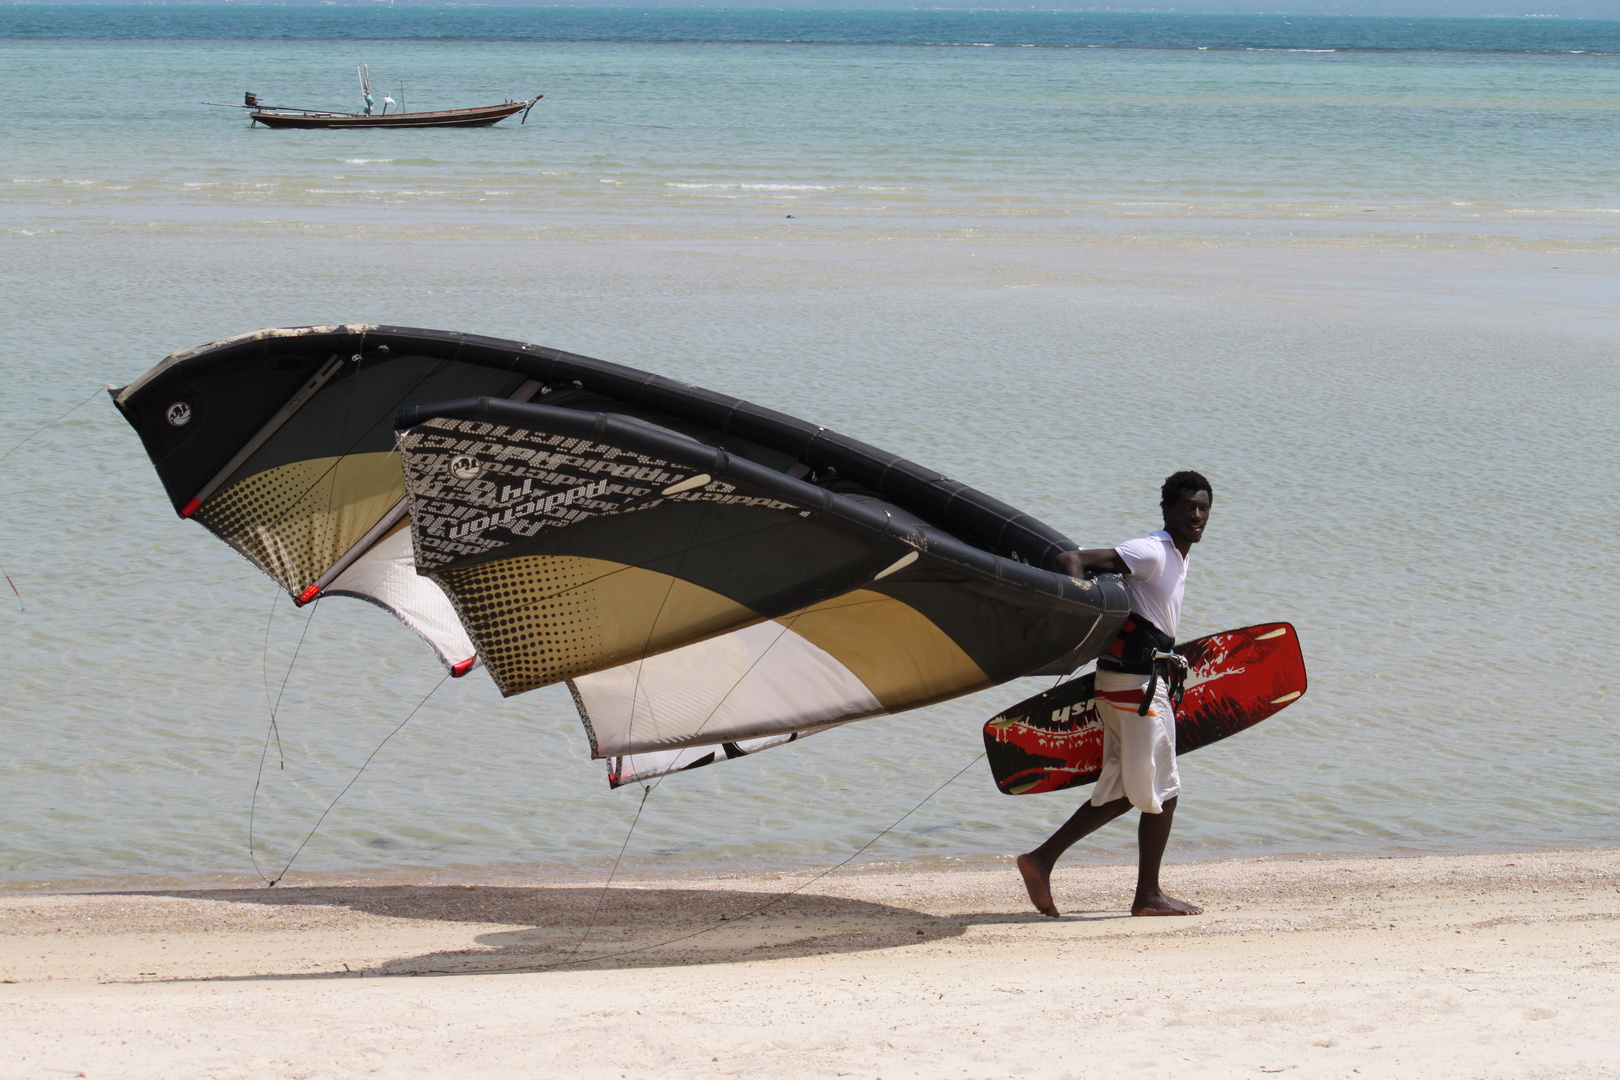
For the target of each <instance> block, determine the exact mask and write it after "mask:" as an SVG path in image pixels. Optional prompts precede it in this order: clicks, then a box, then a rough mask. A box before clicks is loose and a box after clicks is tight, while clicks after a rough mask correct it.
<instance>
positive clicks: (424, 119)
mask: <svg viewBox="0 0 1620 1080" xmlns="http://www.w3.org/2000/svg"><path fill="white" fill-rule="evenodd" d="M539 100H540V99H539V98H535V99H533V100H532V101H508V102H504V103H503V104H500V105H480V106H476V107H474V108H470V109H441V110H439V111H437V112H416V113H394V114H392V115H384V114H381V113H377V114H373V115H371V116H366V115H365V114H364V113H316V112H287V111H280V110H270V109H261V110H257V111H255V112H252V113H249V114H248V115H249V116H251V117H252V118H253V120H254V122H255V123H259V124H263V125H264V126H265V127H271V128H426V127H488V126H489V125H490V124H497V123H500V122H501V121H502V120H505V119H506V118H507V117H508V116H511V115H512V114H513V113H518V112H522V111H524V110H525V109H528V108H529V107H531V106H532V105H533V104H534V103H535V101H539Z"/></svg>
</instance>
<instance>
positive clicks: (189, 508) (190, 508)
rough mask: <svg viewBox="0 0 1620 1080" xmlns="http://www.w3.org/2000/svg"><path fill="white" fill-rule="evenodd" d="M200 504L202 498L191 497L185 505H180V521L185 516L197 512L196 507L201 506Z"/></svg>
mask: <svg viewBox="0 0 1620 1080" xmlns="http://www.w3.org/2000/svg"><path fill="white" fill-rule="evenodd" d="M201 505H202V500H201V499H192V500H191V501H190V502H188V503H186V505H184V506H182V507H181V508H180V519H181V520H182V521H184V520H185V519H186V518H188V517H190V516H191V515H192V514H195V513H196V512H197V508H198V507H199V506H201Z"/></svg>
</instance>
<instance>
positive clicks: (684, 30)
mask: <svg viewBox="0 0 1620 1080" xmlns="http://www.w3.org/2000/svg"><path fill="white" fill-rule="evenodd" d="M0 37H10V38H178V39H194V38H204V39H248V40H278V39H286V40H299V39H323V40H332V39H336V40H344V39H354V40H411V39H418V40H447V41H454V40H462V41H476V40H502V41H546V42H580V41H604V42H636V43H656V42H695V41H722V42H772V43H781V42H822V43H827V44H845V45H848V44H873V45H880V44H881V45H962V46H967V45H1002V46H1042V47H1049V48H1113V49H1335V50H1354V51H1429V52H1508V53H1525V52H1565V53H1567V52H1588V53H1591V52H1597V53H1617V52H1620V19H1549V18H1516V19H1515V18H1403V17H1394V16H1320V15H1318V16H1298V15H1190V14H1189V15H1178V14H1163V13H1117V12H1078V11H1027V12H1026V11H828V10H812V11H804V10H800V11H782V10H728V9H714V8H703V9H682V8H566V7H536V8H526V7H480V8H461V7H445V8H433V7H336V6H319V7H279V6H277V7H272V6H264V7H258V6H252V7H237V6H234V5H233V6H226V5H213V4H183V5H173V6H166V5H103V4H58V5H16V6H5V7H0Z"/></svg>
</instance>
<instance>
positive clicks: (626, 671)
mask: <svg viewBox="0 0 1620 1080" xmlns="http://www.w3.org/2000/svg"><path fill="white" fill-rule="evenodd" d="M114 402H115V404H116V405H117V406H118V408H119V410H120V411H121V412H122V413H123V414H124V416H125V417H126V419H128V420H129V422H130V423H131V425H132V426H134V428H135V429H136V431H137V432H138V433H139V434H140V436H141V439H142V441H143V443H144V444H145V445H146V449H147V453H148V454H149V455H150V457H151V459H152V461H153V464H154V465H155V466H156V467H157V471H158V475H159V477H160V479H161V480H162V481H163V484H164V487H165V489H166V490H167V492H168V494H169V498H170V500H171V502H172V503H173V505H174V507H175V509H176V510H177V511H178V512H179V513H180V515H181V516H182V517H193V518H195V519H196V520H197V521H199V522H201V523H202V524H203V525H204V526H205V527H206V528H208V529H209V530H210V531H212V532H213V533H214V534H215V535H217V536H218V537H219V538H220V539H222V540H224V541H225V542H226V543H227V544H229V545H231V547H233V548H235V549H236V550H237V551H238V552H240V553H241V554H242V555H243V556H245V557H246V558H247V559H248V560H249V561H251V562H253V563H254V565H256V566H258V567H259V568H260V569H261V570H263V571H264V572H265V573H266V574H268V575H269V576H270V577H272V578H273V579H275V580H276V581H277V582H278V583H279V584H280V585H281V586H282V587H283V588H285V589H286V590H287V591H288V593H289V594H290V595H291V596H293V597H294V599H295V600H297V601H299V602H301V603H307V602H308V601H310V600H313V599H314V598H315V597H317V596H322V595H346V596H355V597H359V598H361V599H365V600H368V601H371V602H372V603H375V604H378V605H379V606H382V607H384V608H385V609H387V610H389V611H390V612H392V613H393V614H394V615H395V616H396V617H398V618H399V619H400V620H401V621H402V622H404V623H405V624H406V625H407V626H409V627H411V629H413V630H415V631H416V632H417V633H418V634H420V635H421V636H422V637H423V638H424V639H425V640H426V641H427V642H428V643H429V645H431V646H432V647H433V649H434V650H435V651H436V652H437V653H438V655H439V658H440V659H441V661H443V662H444V663H445V664H446V665H447V666H449V667H451V669H452V672H453V673H454V674H458V675H459V674H464V673H465V672H466V671H467V670H468V669H470V668H471V667H472V666H474V665H475V663H477V662H478V661H479V660H481V661H482V662H483V664H484V665H485V666H486V667H487V668H488V670H489V673H490V675H491V677H492V678H493V679H494V680H495V683H496V685H497V686H499V687H500V689H501V691H502V693H504V694H507V695H512V694H519V693H523V692H524V691H527V690H531V689H534V688H535V687H539V686H545V685H550V684H552V683H556V682H563V681H566V682H567V683H568V685H569V688H570V690H571V691H572V693H573V697H574V701H575V703H576V705H577V706H578V708H579V712H580V717H581V719H582V720H583V721H584V724H585V728H586V731H587V733H588V735H589V737H590V740H591V749H592V753H593V755H594V756H596V757H598V758H605V759H607V760H608V762H609V778H610V782H611V783H612V784H613V785H615V786H618V785H620V784H623V783H627V782H630V781H632V780H637V779H644V778H647V777H651V776H655V775H660V774H663V773H667V772H671V771H674V770H677V769H683V768H691V767H694V766H697V765H703V764H708V763H710V762H712V761H716V760H723V759H725V758H730V757H737V756H741V755H743V754H747V753H752V752H755V751H757V750H760V749H764V748H765V747H767V746H774V745H779V744H781V743H784V742H790V741H793V740H794V739H797V738H800V737H802V736H803V735H806V734H809V733H812V732H815V731H820V730H824V729H825V728H828V727H831V726H834V725H836V724H841V723H847V722H849V721H851V720H856V719H860V718H862V717H867V716H874V715H879V714H882V713H894V712H901V711H903V710H906V709H912V708H916V707H918V706H921V705H926V704H929V703H932V702H936V701H942V700H945V699H947V698H951V697H956V696H958V695H961V694H966V693H971V692H973V691H975V690H979V689H982V688H984V687H987V686H991V685H994V684H996V683H1000V682H1005V681H1007V680H1009V679H1014V678H1018V677H1020V676H1024V675H1030V674H1037V673H1058V672H1067V671H1072V670H1074V669H1075V668H1076V667H1078V666H1079V665H1080V664H1082V663H1084V662H1086V661H1087V660H1090V659H1093V658H1094V657H1095V656H1096V655H1097V654H1098V653H1099V652H1100V651H1101V650H1102V648H1103V646H1104V645H1105V644H1106V643H1107V641H1108V640H1110V639H1111V638H1112V636H1113V634H1114V632H1115V631H1116V630H1117V628H1118V626H1119V624H1120V622H1121V621H1122V620H1123V618H1124V616H1125V614H1126V613H1127V611H1128V608H1129V601H1128V598H1127V596H1126V592H1125V589H1124V586H1123V584H1122V583H1121V582H1120V581H1119V580H1118V579H1117V578H1111V577H1104V578H1101V579H1098V580H1095V581H1080V580H1077V579H1075V578H1071V577H1068V576H1066V575H1063V574H1058V573H1054V572H1052V571H1051V570H1049V569H1048V568H1049V567H1051V566H1053V565H1054V560H1055V559H1056V557H1057V555H1058V554H1060V553H1061V552H1063V551H1067V550H1072V549H1073V548H1074V547H1075V545H1074V543H1073V542H1072V541H1069V540H1068V539H1066V538H1065V537H1063V536H1062V535H1061V534H1059V533H1057V532H1056V531H1055V530H1053V529H1051V528H1049V527H1047V526H1045V525H1043V524H1042V523H1041V522H1039V521H1036V520H1035V519H1034V518H1031V517H1029V516H1028V515H1025V514H1021V513H1019V512H1018V511H1016V510H1014V509H1013V508H1011V507H1009V506H1006V505H1004V504H1002V503H999V502H997V501H996V500H994V499H991V498H989V497H988V496H986V495H983V494H981V493H980V492H977V491H974V490H973V489H972V488H969V487H967V486H966V485H963V484H960V483H957V482H956V481H954V480H951V479H949V478H947V477H944V476H941V475H940V474H938V473H936V472H933V471H931V470H928V469H925V468H923V467H921V466H919V465H915V464H913V463H911V462H909V461H906V460H904V459H902V458H899V457H897V456H895V455H893V454H889V453H885V452H884V451H881V450H878V449H876V448H874V447H871V446H867V445H865V444H863V443H860V442H857V441H855V440H853V439H848V438H845V437H844V436H841V435H838V434H836V433H834V432H831V431H828V430H826V429H825V428H821V427H818V426H816V425H814V424H809V423H806V422H804V421H802V420H796V419H794V418H792V417H789V416H785V415H783V414H781V413H776V412H772V411H771V410H768V409H763V408H760V407H759V406H756V405H750V404H748V403H747V402H743V401H739V400H737V399H735V398H729V397H724V396H722V395H720V394H715V393H712V392H710V391H707V390H703V389H699V388H697V387H693V386H688V385H685V384H682V383H678V382H674V381H672V380H669V379H665V378H661V377H659V376H656V375H650V374H647V373H645V372H640V371H635V370H633V369H630V368H625V367H620V366H618V365H615V364H608V363H604V362H602V361H599V360H592V359H590V358H588V357H583V356H578V355H574V354H570V353H563V352H559V351H556V350H553V349H544V348H540V347H537V346H533V345H525V344H521V343H517V342H509V341H499V340H495V339H490V338H479V337H472V336H469V335H463V334H453V333H445V332H440V331H431V330H412V329H406V328H399V327H379V326H335V327H307V328H298V329H290V330H264V331H260V332H258V333H255V334H249V335H245V336H243V337H239V338H233V339H230V340H228V341H224V342H219V343H217V344H214V345H209V346H205V347H203V348H200V349H195V350H191V351H188V352H183V353H176V354H174V355H173V356H171V357H169V358H168V359H167V360H165V361H164V362H163V363H162V364H159V365H158V366H157V367H155V368H153V369H152V371H150V372H148V373H147V374H146V375H144V376H142V377H141V378H140V379H139V380H137V381H136V382H134V383H131V384H130V385H129V386H127V387H124V388H123V389H122V390H116V391H114Z"/></svg>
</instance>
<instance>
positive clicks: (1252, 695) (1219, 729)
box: [984, 623, 1305, 795]
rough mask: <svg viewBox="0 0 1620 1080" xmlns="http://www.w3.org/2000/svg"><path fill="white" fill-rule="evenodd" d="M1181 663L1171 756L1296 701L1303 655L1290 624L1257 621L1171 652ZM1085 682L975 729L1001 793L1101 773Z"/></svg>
mask: <svg viewBox="0 0 1620 1080" xmlns="http://www.w3.org/2000/svg"><path fill="white" fill-rule="evenodd" d="M1176 652H1178V653H1180V654H1181V655H1182V656H1185V657H1186V658H1187V668H1188V670H1187V684H1186V697H1184V698H1183V699H1182V702H1181V705H1180V707H1178V708H1177V709H1176V753H1177V754H1187V753H1191V752H1192V751H1194V750H1197V749H1198V748H1199V747H1200V746H1208V745H1209V744H1210V743H1212V742H1219V741H1220V740H1222V739H1224V738H1226V737H1227V736H1228V735H1236V734H1237V733H1238V732H1240V731H1242V730H1243V729H1244V728H1247V727H1253V726H1254V725H1255V724H1258V723H1259V722H1260V721H1262V720H1264V719H1265V718H1266V717H1268V716H1270V715H1271V714H1272V713H1275V712H1278V711H1280V710H1282V709H1284V708H1286V707H1287V706H1288V705H1289V704H1291V703H1292V702H1294V701H1297V700H1298V699H1299V696H1300V695H1301V694H1303V693H1305V657H1304V656H1302V655H1301V654H1300V651H1299V637H1298V635H1297V634H1296V633H1295V631H1294V627H1293V625H1292V624H1290V623H1262V624H1261V625H1259V626H1246V627H1244V628H1243V629H1241V630H1228V631H1226V632H1225V633H1221V634H1211V635H1209V636H1208V637H1201V638H1198V639H1196V640H1194V641H1189V642H1187V643H1186V644H1184V645H1177V646H1176ZM1094 681H1095V674H1089V675H1085V676H1083V677H1081V678H1078V679H1075V680H1074V681H1073V682H1066V683H1063V684H1061V685H1059V686H1055V687H1053V688H1052V689H1050V690H1048V691H1046V692H1045V693H1044V694H1036V695H1035V696H1034V697H1032V698H1030V699H1029V700H1027V701H1022V702H1020V703H1018V704H1017V705H1014V706H1013V707H1012V708H1010V709H1008V710H1006V711H1005V712H1002V713H998V714H997V715H995V716H993V717H991V718H990V721H989V722H988V723H987V724H985V725H984V749H985V754H986V755H987V756H988V757H989V759H990V771H991V772H992V773H994V774H995V778H996V787H998V788H1000V789H1001V791H1002V793H1003V794H1006V795H1030V794H1034V793H1036V792H1041V791H1062V790H1063V789H1064V788H1071V787H1078V786H1079V785H1081V784H1089V783H1091V782H1093V781H1094V780H1096V779H1097V774H1098V773H1099V772H1100V771H1101V770H1102V721H1101V720H1100V719H1098V717H1097V709H1096V705H1095V704H1094V703H1093V701H1092V684H1093V682H1094Z"/></svg>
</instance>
